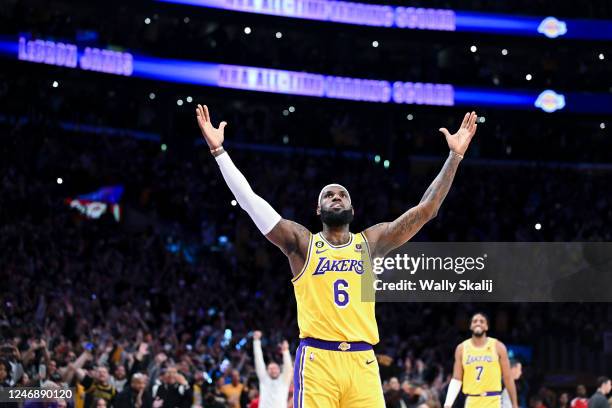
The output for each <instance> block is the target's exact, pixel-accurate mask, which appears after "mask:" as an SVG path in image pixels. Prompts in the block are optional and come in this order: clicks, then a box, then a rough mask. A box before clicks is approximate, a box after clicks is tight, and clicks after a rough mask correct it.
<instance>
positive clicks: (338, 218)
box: [321, 208, 353, 227]
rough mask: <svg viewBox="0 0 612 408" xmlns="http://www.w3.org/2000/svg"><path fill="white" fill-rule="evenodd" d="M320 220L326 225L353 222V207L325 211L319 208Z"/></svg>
mask: <svg viewBox="0 0 612 408" xmlns="http://www.w3.org/2000/svg"><path fill="white" fill-rule="evenodd" d="M321 222H322V223H323V224H325V225H327V226H328V227H340V226H342V225H348V224H350V223H351V222H353V209H352V208H349V209H348V210H342V211H338V212H336V211H327V210H323V209H321Z"/></svg>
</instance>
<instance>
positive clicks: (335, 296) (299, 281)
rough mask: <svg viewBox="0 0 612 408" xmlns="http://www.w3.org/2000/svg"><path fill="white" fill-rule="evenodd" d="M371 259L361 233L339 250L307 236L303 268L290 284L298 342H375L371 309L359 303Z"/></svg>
mask: <svg viewBox="0 0 612 408" xmlns="http://www.w3.org/2000/svg"><path fill="white" fill-rule="evenodd" d="M369 259H370V252H369V247H368V243H367V241H366V239H365V236H364V234H363V233H359V234H352V233H351V234H350V239H349V242H348V243H346V244H345V245H338V246H335V245H332V244H330V243H329V242H327V241H326V240H325V238H323V234H322V233H318V234H314V235H311V236H310V242H309V244H308V255H307V258H306V262H305V263H304V267H303V269H302V270H301V272H300V273H299V274H298V275H296V276H295V277H294V278H293V280H292V282H293V288H294V291H295V299H296V301H297V309H298V325H299V327H300V338H305V337H313V338H316V339H321V340H329V341H365V342H367V343H370V344H376V343H378V326H377V324H376V316H375V313H374V306H375V304H374V302H362V301H361V285H362V281H363V277H364V274H365V273H371V268H367V267H366V266H367V265H370V264H371V263H370V261H369ZM367 271H369V272H367ZM366 281H371V279H370V280H367V279H366Z"/></svg>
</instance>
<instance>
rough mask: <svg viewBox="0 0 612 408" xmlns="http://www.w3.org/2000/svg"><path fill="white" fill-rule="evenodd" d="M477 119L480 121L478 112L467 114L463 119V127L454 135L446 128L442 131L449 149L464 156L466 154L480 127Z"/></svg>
mask: <svg viewBox="0 0 612 408" xmlns="http://www.w3.org/2000/svg"><path fill="white" fill-rule="evenodd" d="M476 119H478V116H477V115H476V112H472V113H466V114H465V116H464V117H463V122H461V127H460V128H459V130H458V131H457V132H456V133H454V134H452V135H451V134H450V132H449V131H448V130H447V129H446V128H441V129H440V132H442V133H443V134H444V137H445V138H446V143H448V148H449V149H451V150H452V151H453V152H455V153H458V154H460V155H462V156H463V155H464V154H465V151H466V150H467V148H468V146H469V145H470V142H471V141H472V138H473V137H474V134H475V133H476V128H477V127H478V125H477V124H476Z"/></svg>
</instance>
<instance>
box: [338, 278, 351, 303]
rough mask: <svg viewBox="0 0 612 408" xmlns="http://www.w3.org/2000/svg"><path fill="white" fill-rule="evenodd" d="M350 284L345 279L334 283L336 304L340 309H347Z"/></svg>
mask: <svg viewBox="0 0 612 408" xmlns="http://www.w3.org/2000/svg"><path fill="white" fill-rule="evenodd" d="M347 288H348V282H347V281H345V280H344V279H338V280H336V281H335V282H334V302H335V303H336V306H338V307H346V305H348V303H349V294H348V292H347V291H346V290H344V289H347Z"/></svg>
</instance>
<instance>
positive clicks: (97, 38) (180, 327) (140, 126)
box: [0, 0, 612, 408]
mask: <svg viewBox="0 0 612 408" xmlns="http://www.w3.org/2000/svg"><path fill="white" fill-rule="evenodd" d="M360 1H361V0H360ZM364 1H365V0H364ZM375 3H376V4H375ZM611 61H612V2H610V1H608V0H593V1H587V0H585V1H578V2H577V1H569V0H557V1H549V0H538V1H527V0H516V1H514V0H513V1H484V0H467V1H461V2H451V1H445V0H429V1H412V0H406V2H403V1H400V0H370V3H367V4H366V3H348V2H333V1H331V0H311V1H302V2H300V1H298V0H293V1H289V0H277V1H270V2H267V1H265V0H252V1H250V0H184V1H181V0H173V1H170V0H164V1H154V0H150V1H148V0H147V1H144V0H142V1H127V2H123V1H121V2H120V1H115V0H108V1H104V2H102V1H80V2H75V1H55V0H47V1H35V0H23V1H19V0H1V1H0V67H1V69H0V131H1V133H0V134H1V141H2V143H1V144H0V152H1V158H0V300H1V307H0V346H1V347H0V388H10V387H18V386H19V387H23V386H28V387H51V388H53V387H66V386H67V387H70V388H71V389H74V390H75V395H76V398H72V399H66V400H62V401H59V402H57V406H66V405H68V406H76V407H77V408H90V407H96V408H102V407H104V406H106V407H111V406H115V407H118V408H120V407H127V406H138V407H140V406H142V407H147V408H148V407H155V408H160V407H165V408H167V407H174V406H176V407H179V406H180V407H191V406H193V407H194V408H195V407H233V408H238V407H241V408H247V407H257V402H256V401H257V395H258V380H257V376H256V374H255V369H254V360H253V332H254V331H256V330H261V331H262V332H263V343H262V344H263V350H264V357H265V360H266V362H269V361H277V362H279V363H280V362H282V357H281V352H280V346H279V345H280V343H281V342H282V341H283V340H288V341H289V345H290V348H289V349H290V351H291V354H292V356H295V350H296V347H297V344H298V325H297V318H296V302H295V297H294V294H293V289H292V285H291V281H290V280H291V273H290V269H289V264H288V262H287V260H286V258H285V257H284V256H283V254H282V253H281V252H280V251H279V250H278V249H277V248H276V247H274V246H273V245H272V244H270V243H269V242H268V241H266V239H265V238H264V237H263V236H262V235H261V233H260V232H259V231H258V230H257V228H256V227H255V225H254V224H253V222H252V221H251V220H250V219H249V216H248V215H247V214H246V213H245V212H244V211H243V210H241V208H240V206H239V205H237V203H236V201H234V197H233V195H232V193H231V192H230V190H229V189H228V188H227V186H226V185H225V183H224V181H223V178H222V177H221V174H220V172H219V169H218V166H217V165H216V163H215V160H214V159H213V158H212V157H211V155H210V153H209V150H208V148H207V146H206V144H205V143H204V142H203V139H202V136H201V134H200V130H199V128H198V125H197V121H196V116H195V110H196V106H197V104H206V105H207V106H208V107H209V109H210V112H211V115H212V121H213V124H214V125H215V126H217V125H218V123H219V121H221V120H225V121H227V122H228V125H227V128H226V131H225V143H224V145H225V147H226V149H227V151H228V152H230V153H231V155H232V158H233V160H234V162H235V163H236V165H237V166H238V167H239V168H240V170H241V171H242V172H243V173H244V175H245V176H246V178H247V179H248V181H249V182H250V184H251V186H252V188H253V190H254V191H255V192H257V194H259V195H260V196H261V197H263V198H264V199H265V200H266V201H268V202H269V203H270V204H271V205H272V206H273V207H274V208H275V209H276V210H277V211H278V212H279V213H280V214H281V215H282V216H283V217H284V218H287V219H292V220H295V221H297V222H299V223H301V224H303V225H304V226H306V227H307V228H309V229H310V230H311V231H313V232H316V231H319V230H320V228H321V223H320V219H319V217H318V216H317V215H316V213H315V209H316V205H317V202H316V198H317V195H318V193H319V191H320V190H321V187H323V186H324V185H326V184H328V183H333V182H338V183H341V184H343V185H345V186H346V187H347V188H348V189H349V191H350V192H351V198H352V203H353V206H354V208H355V221H354V222H353V224H351V230H352V231H353V232H358V231H361V230H363V229H364V228H366V227H368V226H370V225H373V224H376V223H378V222H382V221H390V220H392V219H394V218H396V217H398V216H399V215H400V214H401V213H403V212H404V211H406V210H407V209H408V208H410V207H411V206H413V205H416V204H417V203H418V202H419V200H420V199H421V196H422V194H423V192H424V191H425V190H426V189H427V187H428V185H429V183H430V182H431V180H433V178H434V177H435V176H436V174H437V173H438V171H439V170H440V168H441V166H442V164H443V163H444V160H445V159H446V157H447V155H448V147H447V145H446V142H445V140H444V136H443V135H442V134H441V133H440V132H439V131H438V129H439V128H441V127H446V128H448V129H449V130H451V131H455V129H456V128H457V127H458V125H459V124H460V122H461V118H462V117H463V115H464V114H465V112H468V111H472V110H473V111H476V112H477V113H478V115H479V119H478V132H477V134H476V136H475V138H474V141H473V143H472V144H471V146H470V148H469V149H468V151H467V154H466V157H465V159H464V160H463V162H462V163H461V165H460V167H459V170H458V172H457V175H456V178H455V180H454V182H453V185H452V187H451V189H450V192H449V194H448V196H447V197H446V200H445V202H444V203H443V204H442V207H441V208H440V211H439V213H438V215H437V217H436V218H434V219H433V220H432V221H431V222H429V223H428V224H427V225H425V227H424V228H423V229H422V230H421V231H420V232H419V233H418V234H417V235H416V236H415V237H414V238H413V240H414V241H420V242H446V241H452V242H469V241H479V242H485V241H489V242H591V241H598V242H607V241H612V228H611V226H612V192H611V191H610V186H611V185H612V184H611V183H612V182H611V180H612V178H611V176H612V135H611V130H612V65H611ZM608 265H610V264H608ZM605 272H606V273H612V270H611V269H610V268H607V269H606V270H605ZM607 289H608V290H610V291H612V288H610V287H608V288H607ZM476 311H484V312H486V313H487V314H488V315H489V316H490V324H489V326H490V327H489V333H490V335H491V336H493V337H496V338H499V339H501V340H503V341H504V343H505V344H506V345H507V347H508V350H509V353H510V357H511V358H512V359H514V360H517V361H520V362H521V363H522V369H523V373H522V374H523V375H522V376H521V377H520V379H518V380H517V381H516V384H517V388H518V396H519V406H520V407H522V408H526V407H529V408H586V407H587V402H586V399H587V398H589V397H590V396H591V395H592V394H593V393H594V392H595V389H596V388H597V385H598V384H597V381H596V379H597V378H598V377H600V376H604V375H607V376H610V375H612V306H611V304H608V303H593V302H589V299H586V298H585V299H584V302H581V303H380V304H378V305H377V308H376V314H377V320H378V325H379V330H380V338H381V341H380V343H379V344H378V345H376V347H375V352H376V355H377V358H378V363H379V366H380V374H381V379H382V383H383V389H384V393H385V402H386V404H387V407H393V408H395V407H406V408H417V407H418V408H440V407H441V406H442V405H443V401H444V396H445V394H446V388H447V386H448V383H449V380H450V376H451V374H452V365H453V356H454V349H455V346H456V345H457V344H458V343H459V342H460V341H462V340H463V339H465V338H467V337H469V335H470V334H469V319H470V317H471V315H472V313H474V312H476ZM103 367H107V369H108V373H107V372H106V371H105V369H104V368H103ZM174 369H176V370H177V372H178V373H180V376H178V377H180V378H181V381H182V380H184V381H185V382H186V383H188V385H189V392H188V396H187V397H186V398H184V399H183V400H180V401H179V400H176V401H173V402H170V401H169V399H166V401H164V402H163V403H160V402H156V401H155V399H154V397H155V395H154V394H153V393H154V390H157V388H155V387H156V386H157V387H159V386H160V385H159V384H162V385H163V383H164V382H165V381H166V379H167V374H165V373H167V372H168V370H174ZM138 373H143V374H146V376H144V377H142V378H144V387H145V390H144V396H143V397H142V400H140V399H136V400H134V401H125V400H121V401H120V400H119V399H117V396H118V395H119V394H120V391H121V390H127V389H128V388H129V387H130V381H131V379H132V377H133V376H134V375H136V374H138ZM178 377H177V378H178ZM92 381H93V384H94V385H93V386H92V385H91V384H92ZM102 384H108V387H110V388H108V389H107V388H104V387H103V385H102ZM111 389H114V390H115V391H114V392H111ZM291 392H292V390H291V389H290V394H291ZM113 395H115V396H113ZM291 401H292V400H291V399H289V401H288V405H287V406H288V407H291V406H292V402H291ZM2 404H6V406H15V404H16V403H14V402H6V401H5V402H3V403H2ZM27 404H28V403H27V402H26V406H28V405H27ZM460 404H462V401H461V399H460V400H458V401H457V402H456V403H455V406H456V407H459V406H460ZM32 406H35V405H32ZM610 406H612V400H611V401H610Z"/></svg>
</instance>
